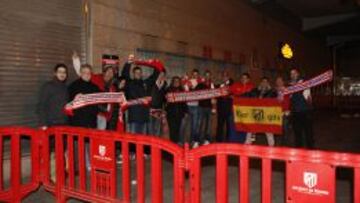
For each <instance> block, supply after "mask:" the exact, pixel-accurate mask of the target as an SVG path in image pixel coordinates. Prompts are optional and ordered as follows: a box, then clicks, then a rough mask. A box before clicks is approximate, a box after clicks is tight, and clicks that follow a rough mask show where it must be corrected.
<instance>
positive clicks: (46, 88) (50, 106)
mask: <svg viewBox="0 0 360 203" xmlns="http://www.w3.org/2000/svg"><path fill="white" fill-rule="evenodd" d="M68 100H69V94H68V90H67V86H66V84H65V82H61V81H59V80H57V79H54V80H52V81H49V82H46V83H45V84H44V85H43V86H42V88H41V90H40V97H39V103H38V108H37V110H38V114H39V125H40V126H53V125H65V124H67V116H66V115H65V113H64V111H63V108H64V106H65V105H66V103H67V102H68Z"/></svg>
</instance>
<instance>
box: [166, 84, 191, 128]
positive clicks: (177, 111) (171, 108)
mask: <svg viewBox="0 0 360 203" xmlns="http://www.w3.org/2000/svg"><path fill="white" fill-rule="evenodd" d="M182 91H184V90H183V89H182V88H181V87H179V88H175V87H169V88H168V89H167V91H166V92H167V93H170V92H182ZM165 110H166V113H167V116H168V118H171V117H174V116H178V117H180V118H182V117H184V115H185V113H187V111H188V107H187V104H186V103H185V102H179V103H167V104H166V108H165ZM179 125H180V124H179Z"/></svg>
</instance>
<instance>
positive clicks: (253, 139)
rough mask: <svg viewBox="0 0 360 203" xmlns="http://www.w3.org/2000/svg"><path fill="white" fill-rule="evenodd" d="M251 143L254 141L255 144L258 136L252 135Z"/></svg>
mask: <svg viewBox="0 0 360 203" xmlns="http://www.w3.org/2000/svg"><path fill="white" fill-rule="evenodd" d="M251 141H253V142H255V141H256V135H255V134H252V135H251Z"/></svg>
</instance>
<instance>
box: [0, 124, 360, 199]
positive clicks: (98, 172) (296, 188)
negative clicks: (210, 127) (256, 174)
mask: <svg viewBox="0 0 360 203" xmlns="http://www.w3.org/2000/svg"><path fill="white" fill-rule="evenodd" d="M22 137H27V138H30V146H31V150H30V151H31V173H30V174H31V180H30V181H29V182H28V183H26V184H23V183H22V179H23V176H22V175H21V168H22V167H23V166H22V165H21V142H20V141H21V138H22ZM5 138H6V139H8V138H9V140H10V143H11V148H10V152H11V181H10V184H9V186H8V187H7V188H5V187H3V185H4V182H5V181H4V180H3V174H4V172H3V160H4V159H3V157H4V139H5ZM148 153H151V160H150V161H149V162H148V161H146V160H145V158H144V156H145V154H148ZM119 155H121V156H122V165H121V170H120V168H119V167H118V166H117V165H116V159H117V158H116V157H118V156H119ZM165 155H166V156H165ZM132 156H135V157H136V160H135V161H131V160H130V159H131V157H132ZM230 156H231V157H235V158H236V159H237V161H238V169H237V170H238V178H237V179H236V180H234V179H231V180H232V181H236V182H238V183H239V189H238V190H239V192H238V193H239V197H238V201H239V202H249V200H250V198H249V192H250V190H251V188H249V181H250V176H249V172H250V167H249V166H250V162H251V161H252V159H258V160H261V161H260V162H261V202H263V203H267V202H271V201H272V191H273V188H272V186H271V185H272V184H271V182H272V166H273V162H274V161H282V162H284V163H285V166H286V169H285V173H286V189H285V190H286V195H285V197H284V200H285V202H288V203H291V202H307V203H315V202H316V203H318V202H329V203H331V202H335V196H336V194H335V183H336V175H335V171H336V168H337V167H347V168H352V169H353V171H354V176H353V190H352V192H353V202H355V203H360V155H357V154H349V153H336V152H323V151H308V150H300V149H290V148H278V147H261V146H249V145H240V144H211V145H207V146H202V147H199V148H196V149H191V150H190V149H189V147H188V146H186V147H185V148H181V147H179V146H177V145H176V144H173V143H171V142H169V141H167V140H164V139H160V138H156V137H153V136H144V135H132V134H119V133H115V132H106V131H98V130H90V129H82V128H70V127H54V128H49V129H48V130H46V131H41V130H33V129H29V128H21V127H8V128H0V160H1V161H0V174H1V175H0V201H5V202H20V201H21V200H22V199H24V198H25V197H26V196H27V195H28V194H29V193H31V192H32V191H34V190H36V189H37V188H38V187H39V185H40V184H43V186H44V188H45V189H46V190H47V191H50V192H52V193H53V194H54V196H55V198H56V200H57V202H66V200H67V199H69V198H76V199H80V200H84V201H89V202H130V201H134V200H136V201H137V202H145V201H147V200H148V199H147V196H148V194H150V196H151V197H150V200H151V202H156V203H158V202H159V203H161V202H164V198H163V197H164V194H163V191H164V189H166V188H164V185H163V183H164V182H172V187H173V193H172V201H171V202H176V203H182V202H191V203H197V202H201V193H202V192H203V191H202V188H201V176H202V174H201V162H202V160H203V159H204V158H207V157H213V158H214V159H215V160H216V163H215V170H216V175H215V176H214V182H215V183H216V184H215V199H216V202H218V203H222V202H228V201H229V188H228V180H229V173H228V170H229V157H230ZM169 157H170V158H169ZM164 159H170V160H171V163H172V164H173V165H172V174H173V179H172V180H170V179H164V167H163V162H164ZM147 164H149V165H150V167H149V168H150V175H148V176H150V183H149V184H148V185H150V189H149V190H150V191H148V192H149V193H147V192H146V185H147V184H146V176H147V174H148V173H146V170H147V169H146V168H147V167H146V165H147ZM134 165H136V166H135V167H134ZM132 167H134V169H133V170H131V169H132ZM167 169H168V168H167ZM165 172H166V171H165ZM188 172H189V175H188V176H187V173H188ZM132 173H136V179H135V180H136V181H137V185H136V189H134V190H135V191H132V187H131V181H132V180H134V177H135V176H134V174H132ZM166 177H167V176H166ZM118 179H121V180H118ZM187 180H189V186H190V187H189V190H186V188H187V187H186V182H187ZM134 193H136V197H134V195H132V194H134Z"/></svg>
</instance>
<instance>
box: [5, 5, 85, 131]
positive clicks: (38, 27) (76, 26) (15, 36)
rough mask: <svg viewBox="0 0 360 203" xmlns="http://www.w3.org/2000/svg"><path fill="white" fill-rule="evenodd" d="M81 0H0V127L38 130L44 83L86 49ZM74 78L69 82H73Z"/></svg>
mask: <svg viewBox="0 0 360 203" xmlns="http://www.w3.org/2000/svg"><path fill="white" fill-rule="evenodd" d="M81 8H82V1H81V0H1V2H0V125H27V126H36V124H37V115H36V105H37V102H38V91H39V88H40V87H41V85H42V84H43V83H44V82H45V81H47V80H50V79H51V78H52V75H53V67H54V65H55V64H56V63H65V64H67V65H68V66H69V70H71V71H72V72H71V71H70V75H72V76H71V77H72V78H73V77H74V73H73V70H72V63H71V54H72V50H82V51H83V45H82V40H81V36H82V33H81V32H82V31H83V30H82V28H81V27H82V10H81ZM71 77H70V78H71Z"/></svg>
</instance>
